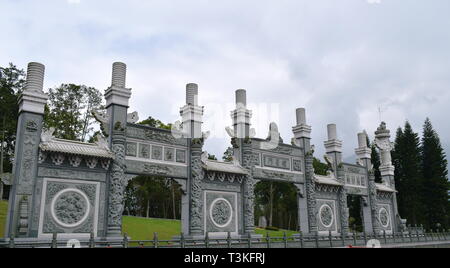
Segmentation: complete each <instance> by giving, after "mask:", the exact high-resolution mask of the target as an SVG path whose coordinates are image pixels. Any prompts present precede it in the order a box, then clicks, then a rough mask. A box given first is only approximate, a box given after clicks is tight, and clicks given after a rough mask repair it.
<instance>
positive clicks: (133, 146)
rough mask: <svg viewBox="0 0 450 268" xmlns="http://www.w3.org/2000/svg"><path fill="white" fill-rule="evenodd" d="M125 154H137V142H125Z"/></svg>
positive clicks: (134, 155)
mask: <svg viewBox="0 0 450 268" xmlns="http://www.w3.org/2000/svg"><path fill="white" fill-rule="evenodd" d="M127 156H133V157H136V156H137V143H135V142H127Z"/></svg>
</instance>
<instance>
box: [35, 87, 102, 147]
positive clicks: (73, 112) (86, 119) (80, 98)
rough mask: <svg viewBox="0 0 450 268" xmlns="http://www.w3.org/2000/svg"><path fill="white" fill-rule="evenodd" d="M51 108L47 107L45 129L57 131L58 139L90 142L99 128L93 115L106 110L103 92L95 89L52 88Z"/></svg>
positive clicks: (50, 91) (50, 92)
mask: <svg viewBox="0 0 450 268" xmlns="http://www.w3.org/2000/svg"><path fill="white" fill-rule="evenodd" d="M48 95H49V105H46V107H45V114H44V128H46V129H49V128H52V127H53V128H55V133H54V135H55V137H57V138H61V139H67V140H79V141H87V140H89V138H91V137H92V135H91V137H89V138H88V137H87V135H88V134H89V133H91V132H92V131H93V126H94V124H96V122H95V120H94V119H93V116H92V112H93V111H95V110H101V109H104V107H103V105H102V96H101V93H100V91H99V90H97V89H95V88H93V87H87V86H84V85H74V84H62V85H61V86H59V87H56V88H50V89H49V92H48Z"/></svg>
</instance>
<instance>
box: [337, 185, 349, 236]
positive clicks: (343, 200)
mask: <svg viewBox="0 0 450 268" xmlns="http://www.w3.org/2000/svg"><path fill="white" fill-rule="evenodd" d="M339 211H340V220H341V232H342V233H347V232H348V230H349V226H348V225H349V223H348V219H349V217H350V210H349V208H348V204H347V190H346V189H345V188H344V187H342V188H341V189H340V191H339Z"/></svg>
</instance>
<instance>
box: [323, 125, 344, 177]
mask: <svg viewBox="0 0 450 268" xmlns="http://www.w3.org/2000/svg"><path fill="white" fill-rule="evenodd" d="M324 144H325V149H326V153H327V155H328V157H330V159H331V160H332V164H333V168H334V171H335V176H336V177H337V172H336V170H337V167H338V166H339V165H340V164H341V163H342V141H340V140H338V135H337V127H336V125H335V124H329V125H328V141H325V143H324Z"/></svg>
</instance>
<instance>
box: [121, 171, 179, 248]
mask: <svg viewBox="0 0 450 268" xmlns="http://www.w3.org/2000/svg"><path fill="white" fill-rule="evenodd" d="M181 198H182V191H181V186H180V185H179V184H178V183H177V182H176V181H175V180H174V179H171V178H165V177H157V176H137V177H135V178H133V179H132V180H130V181H129V183H128V185H127V187H126V189H125V194H124V211H123V225H122V229H123V232H124V233H127V235H129V236H130V237H131V238H132V239H133V240H152V239H153V238H154V234H155V233H157V235H158V238H159V239H163V240H167V239H172V238H173V237H174V236H177V235H180V233H181V222H180V219H181Z"/></svg>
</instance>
